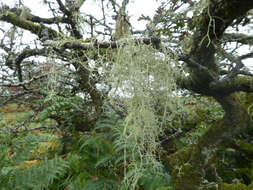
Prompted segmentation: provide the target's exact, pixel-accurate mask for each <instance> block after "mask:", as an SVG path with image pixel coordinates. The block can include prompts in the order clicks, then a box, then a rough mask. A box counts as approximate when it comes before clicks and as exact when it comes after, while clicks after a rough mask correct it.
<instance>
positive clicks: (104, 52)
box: [0, 0, 253, 190]
mask: <svg viewBox="0 0 253 190" xmlns="http://www.w3.org/2000/svg"><path fill="white" fill-rule="evenodd" d="M38 2H39V1H38ZM134 2H135V1H133V2H131V1H129V0H121V1H118V0H101V1H100V0H90V1H88V0H65V1H63V0H43V1H41V2H40V5H39V6H41V8H43V9H45V8H46V9H47V11H48V12H47V16H46V17H41V16H40V15H36V12H34V10H32V9H30V8H28V7H30V6H28V5H26V4H25V3H23V2H22V1H19V2H18V1H17V2H15V5H9V4H7V3H6V4H5V3H4V2H3V3H1V5H0V21H1V23H2V25H1V28H0V35H1V42H0V49H1V50H0V51H1V56H0V59H1V62H0V92H1V95H0V100H1V101H0V107H2V108H4V107H5V106H7V107H8V105H11V104H15V105H16V104H17V105H19V107H22V106H23V108H24V110H25V111H24V112H27V113H26V114H27V115H26V116H25V117H24V118H23V119H21V120H20V121H18V122H16V123H15V124H8V125H7V124H6V125H3V124H2V125H3V126H1V123H0V127H1V128H0V129H1V131H2V132H3V134H1V135H2V136H4V138H3V139H5V140H3V141H2V142H1V143H2V144H5V145H6V144H8V143H5V141H11V140H10V139H11V136H12V135H14V137H15V138H14V139H16V138H17V136H16V135H17V134H26V135H25V136H24V137H23V139H26V140H27V141H29V138H30V139H32V138H31V137H30V136H29V135H31V133H30V132H32V131H36V130H41V131H43V130H45V131H47V132H49V134H51V135H52V136H51V137H50V138H53V139H57V138H56V136H57V135H58V137H60V142H61V143H60V145H59V146H61V148H59V149H61V151H60V152H59V153H57V156H59V158H57V159H56V158H55V159H53V158H50V157H46V158H47V159H48V160H47V161H44V163H46V164H47V166H48V165H50V164H51V165H50V166H54V167H55V168H56V169H55V171H56V173H54V172H52V171H51V172H52V173H50V172H49V174H50V175H51V176H52V178H48V182H46V180H45V182H43V183H41V184H40V185H41V186H36V188H38V187H39V188H41V189H54V188H56V187H57V188H58V189H59V188H61V187H62V186H63V187H64V188H65V189H67V188H70V187H71V188H73V189H75V188H76V189H78V188H79V189H82V188H84V189H88V187H89V183H92V184H93V186H92V185H91V186H90V188H91V189H96V188H95V185H94V184H96V185H98V186H97V189H99V188H100V189H102V186H103V185H105V184H107V185H106V186H104V188H105V189H122V190H123V189H150V190H152V189H160V190H162V189H175V190H196V189H204V190H211V189H220V190H226V189H238V190H239V189H240V190H241V189H245V190H251V189H252V184H253V183H252V182H253V167H252V166H253V160H252V158H250V157H251V155H252V150H253V145H252V142H253V138H252V137H253V128H252V127H253V123H252V111H251V109H252V105H253V99H252V94H251V93H252V92H253V68H252V66H253V64H252V63H251V60H252V57H253V52H252V48H251V46H252V44H253V36H252V35H250V33H251V31H252V26H253V25H252V19H253V1H249V0H173V1H162V0H157V1H156V2H157V3H159V6H158V8H157V9H156V11H155V13H154V15H153V16H152V17H151V16H148V15H144V14H143V15H142V16H140V18H138V23H146V28H144V29H142V30H140V29H139V28H137V29H136V28H135V27H134V26H135V25H136V23H133V22H136V21H133V19H132V18H131V15H129V11H130V10H129V8H128V6H129V4H131V3H134ZM33 3H35V2H33ZM89 3H93V4H94V6H96V5H97V8H99V12H96V13H95V12H94V14H88V13H86V12H85V10H86V9H85V8H86V5H87V6H88V4H89ZM140 8H141V7H140ZM143 9H145V2H144V1H143ZM138 23H137V24H138ZM203 105H205V106H204V108H203ZM201 106H202V107H201ZM2 123H3V122H2ZM34 123H37V124H38V123H39V126H38V125H37V124H36V125H31V124H34ZM41 133H42V132H41ZM7 134H8V135H9V136H8V135H7ZM56 134H57V135H56ZM189 134H191V135H193V136H191V137H189V136H187V135H189ZM55 135H56V136H55ZM31 136H32V135H31ZM8 137H10V138H9V139H8ZM41 138H42V137H41ZM17 139H19V138H17ZM189 139H190V141H191V142H189ZM26 140H25V141H26ZM17 142H18V141H17ZM179 142H180V143H182V142H184V143H185V144H184V143H183V144H184V145H179ZM186 142H187V143H186ZM13 143H14V142H13ZM13 143H11V144H13ZM71 145H73V147H74V148H73V147H72V149H71ZM24 146H25V145H24ZM102 146H104V148H98V149H97V147H102ZM3 147H4V146H3ZM8 147H9V145H8V146H7V145H6V147H5V148H6V150H7V148H8ZM28 149H29V148H28ZM77 150H78V151H77ZM94 150H99V151H97V154H98V152H99V153H100V154H101V156H100V157H102V158H98V157H99V156H98V155H97V156H96V155H95V152H93V151H94ZM228 150H233V151H230V152H229V151H228ZM18 151H21V148H20V149H17V150H15V151H14V152H18ZM7 152H8V151H7ZM77 152H78V153H77ZM228 152H229V153H228ZM231 152H236V153H238V154H239V156H240V158H242V157H243V158H244V160H246V161H247V164H248V165H247V166H245V165H244V166H242V164H241V165H240V164H239V165H240V169H241V168H244V169H245V170H246V169H247V172H249V173H250V174H247V175H246V174H244V173H243V172H241V173H240V174H241V175H240V176H239V174H238V172H237V173H236V172H235V173H236V174H235V173H233V172H232V174H233V175H235V176H233V177H231V175H232V174H231V173H229V174H227V173H226V172H224V171H227V170H229V169H228V168H230V167H231V168H233V167H234V169H235V168H236V167H235V166H234V165H233V167H232V166H231V165H229V164H231V163H230V161H231V160H229V159H232V158H233V159H235V155H233V156H234V157H233V156H231V155H228V154H232V153H231ZM70 153H71V154H70ZM17 154H18V153H17ZM93 154H94V155H93ZM221 154H222V155H223V161H224V160H225V159H228V160H229V161H227V162H226V163H225V162H224V163H223V164H220V162H221V160H222V158H221V157H222V156H220V155H221ZM73 155H74V156H73ZM84 155H86V156H84ZM87 155H88V156H87ZM75 156H76V157H75ZM237 156H238V155H237ZM239 156H238V157H239ZM79 157H80V158H79ZM117 157H118V159H117ZM3 158H5V159H6V155H5V154H3ZM27 159H32V158H30V157H29V158H28V157H26V159H25V160H26V162H27ZM68 159H69V160H72V162H71V161H69V162H68ZM75 159H76V160H79V162H80V163H78V164H79V165H78V166H77V165H74V164H73V163H74V162H76V163H77V161H75ZM96 159H98V160H96ZM34 160H35V159H34ZM92 160H96V163H95V164H94V165H92V164H91V167H90V168H88V169H87V168H86V169H84V168H85V167H86V166H83V165H81V161H84V162H87V163H89V162H90V161H92ZM236 160H237V161H238V158H237V159H236ZM23 161H24V160H23ZM246 161H245V162H243V163H246ZM0 163H1V162H0ZM91 163H92V162H91ZM105 163H106V164H105ZM8 164H9V165H8ZM16 164H17V163H12V166H16ZM36 164H38V163H37V162H36ZM71 164H72V165H71ZM226 164H227V165H226ZM7 165H8V167H7ZM249 165H250V166H249ZM0 166H2V167H3V168H5V169H4V171H3V172H2V173H0V178H1V176H3V179H4V177H6V179H7V178H8V175H13V174H12V173H11V171H15V172H17V170H15V169H9V170H8V169H7V168H11V164H10V163H5V162H4V163H1V164H0ZM44 166H45V165H44ZM74 167H76V168H74ZM78 167H80V168H82V169H83V170H84V171H85V172H87V173H88V174H90V175H88V174H84V173H82V172H83V170H82V172H80V171H79V170H78ZM45 168H46V166H45ZM69 168H71V169H72V170H71V169H69ZM238 168H239V166H238V167H237V168H236V169H238ZM37 169H38V168H37ZM42 169H43V168H42ZM92 169H96V170H97V171H101V172H100V173H99V172H98V173H99V174H98V173H96V174H94V173H92V172H91V171H92ZM236 169H235V170H236ZM43 170H45V169H43ZM74 170H75V171H74ZM238 170H239V169H238ZM25 171H26V170H24V171H23V170H22V171H20V170H18V172H21V173H22V172H24V173H25ZM106 171H107V172H108V171H110V172H112V173H113V174H108V173H106ZM29 172H31V173H32V172H34V175H35V174H36V173H39V172H38V170H35V168H30V170H29ZM57 172H58V173H57ZM78 172H79V173H78ZM89 172H90V173H89ZM110 172H109V173H110ZM24 173H22V175H23V174H24ZM59 173H62V175H61V177H59V176H58V178H57V177H56V176H57V175H58V174H59ZM242 173H243V174H242ZM17 175H19V174H17ZM20 175H21V174H20ZM24 175H25V174H24ZM50 175H49V176H50ZM86 175H87V176H88V177H87V176H86ZM229 175H230V177H228V176H229ZM66 176H67V177H66ZM82 176H83V177H82ZM84 176H86V177H84ZM98 176H99V177H98ZM101 176H103V177H101ZM154 176H156V177H154ZM245 176H246V177H245ZM12 178H14V179H16V178H17V176H16V178H15V177H13V176H12ZM101 178H104V181H103V182H102V180H101ZM115 178H116V179H117V180H116V179H115ZM170 178H171V179H170ZM31 179H32V178H31ZM71 179H73V181H74V182H73V181H71ZM87 179H90V181H89V180H88V181H87ZM32 180H33V179H32ZM32 180H31V183H32V184H33V181H32ZM57 180H58V181H57ZM68 180H69V181H68ZM150 181H154V183H151V182H150ZM1 182H2V183H3V184H4V182H6V181H4V180H3V181H1V179H0V184H1ZM100 182H101V183H100ZM8 183H11V182H6V184H5V186H6V189H8V188H13V187H15V186H11V185H10V184H8ZM77 183H78V185H79V186H78V187H77V186H75V185H73V184H77ZM17 184H18V182H17ZM20 184H21V182H20ZM45 184H47V185H45ZM58 184H60V185H62V186H61V187H60V185H58ZM99 184H100V186H99ZM101 184H102V186H101ZM159 184H160V185H161V186H159ZM162 184H164V185H163V186H162ZM8 185H9V186H8ZM12 185H13V184H12ZM22 185H24V186H22ZM26 185H27V184H26ZM37 185H38V184H37ZM71 185H72V186H71ZM16 187H17V189H18V188H21V189H22V188H28V189H33V188H35V186H32V185H31V186H29V185H28V186H25V184H21V185H17V186H16Z"/></svg>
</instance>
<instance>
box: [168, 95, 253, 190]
mask: <svg viewBox="0 0 253 190" xmlns="http://www.w3.org/2000/svg"><path fill="white" fill-rule="evenodd" d="M215 99H216V100H217V101H218V102H219V103H220V104H221V105H222V107H223V109H224V110H225V115H224V117H223V118H222V119H221V120H219V121H217V122H216V123H215V124H214V125H213V126H211V127H210V128H209V129H208V130H207V131H206V133H205V134H204V135H203V136H202V137H201V138H200V139H199V141H198V143H197V144H195V145H191V146H189V147H186V148H184V149H182V150H180V151H178V152H176V153H174V154H172V155H170V156H167V157H166V158H165V162H166V163H167V164H168V165H169V167H170V168H171V175H172V178H173V184H174V189H175V190H197V189H207V188H204V186H203V179H204V177H205V168H206V167H207V165H208V163H209V161H210V160H211V159H212V156H213V153H214V151H215V150H216V149H217V148H218V147H219V145H221V144H222V143H223V142H225V141H226V140H228V139H230V138H232V137H234V136H236V135H238V134H240V133H243V132H245V131H247V129H249V127H250V125H251V124H252V123H251V119H250V116H249V114H248V113H247V111H246V109H245V108H244V107H243V106H242V105H241V104H240V102H239V100H238V99H237V98H236V97H235V95H228V96H225V97H215ZM221 184H222V183H221ZM208 189H210V188H208ZM219 189H224V185H220V186H219Z"/></svg>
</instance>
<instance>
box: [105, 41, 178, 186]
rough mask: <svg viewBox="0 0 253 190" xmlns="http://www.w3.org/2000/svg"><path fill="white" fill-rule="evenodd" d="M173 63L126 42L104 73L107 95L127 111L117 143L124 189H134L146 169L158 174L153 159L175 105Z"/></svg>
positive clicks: (158, 165) (149, 49) (145, 47)
mask: <svg viewBox="0 0 253 190" xmlns="http://www.w3.org/2000/svg"><path fill="white" fill-rule="evenodd" d="M175 64H176V63H175V62H174V61H173V60H171V59H170V58H169V57H167V55H166V54H164V53H162V52H158V51H157V50H155V49H153V48H152V46H148V45H144V44H139V45H136V43H134V42H133V41H132V40H127V43H125V44H124V45H123V46H121V47H120V48H119V49H117V53H115V57H114V61H113V62H112V63H111V67H110V70H109V71H107V74H106V76H107V79H106V80H107V83H110V84H111V85H112V92H111V96H112V97H113V96H115V95H116V94H117V96H120V97H121V99H122V100H123V102H124V104H125V107H126V111H127V113H126V117H125V120H124V129H123V130H122V133H121V135H120V140H119V141H121V143H122V144H123V145H122V146H124V167H125V169H124V175H125V179H124V182H125V185H126V186H127V188H128V189H135V188H136V185H137V182H138V180H139V179H140V178H141V177H142V175H143V173H144V172H145V171H147V170H152V172H155V173H157V174H158V175H159V174H161V173H162V172H161V171H162V164H161V163H160V160H159V157H158V156H157V155H158V154H157V153H158V151H159V150H161V147H160V140H159V137H161V136H162V135H163V132H164V129H165V127H166V123H168V121H170V120H171V119H172V118H173V115H174V114H173V112H176V111H175V110H176V109H175V106H177V104H178V102H179V101H177V99H176V97H175V91H176V89H177V87H176V82H175V75H176V73H177V71H176V67H175ZM113 100H114V98H112V101H113ZM129 155H130V156H129Z"/></svg>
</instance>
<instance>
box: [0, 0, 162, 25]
mask: <svg viewBox="0 0 253 190" xmlns="http://www.w3.org/2000/svg"><path fill="white" fill-rule="evenodd" d="M17 1H18V0H0V4H2V3H3V4H8V5H10V6H14V5H15V2H17ZM22 1H23V2H24V4H25V5H26V6H27V7H29V8H30V9H31V10H32V13H33V14H35V15H38V16H41V17H50V15H49V12H48V11H47V7H46V6H45V5H43V3H42V0H22ZM63 1H64V0H63ZM117 2H121V1H117ZM158 4H159V3H158V2H157V1H156V0H130V2H129V4H128V6H127V11H128V13H129V16H130V21H131V23H132V24H133V27H134V28H136V29H137V30H141V29H145V26H146V23H145V22H143V21H141V22H139V21H137V19H138V18H139V17H140V16H141V15H142V14H143V15H145V16H150V17H152V16H153V15H154V13H155V10H156V8H157V7H158ZM99 5H100V0H86V1H85V2H84V6H83V7H82V9H81V11H82V13H86V14H91V15H94V16H101V8H100V7H99Z"/></svg>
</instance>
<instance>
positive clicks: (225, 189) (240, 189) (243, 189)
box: [219, 183, 251, 190]
mask: <svg viewBox="0 0 253 190" xmlns="http://www.w3.org/2000/svg"><path fill="white" fill-rule="evenodd" d="M219 190H251V189H249V188H248V187H247V186H246V185H244V184H241V183H236V184H226V183H222V184H221V185H219Z"/></svg>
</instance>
